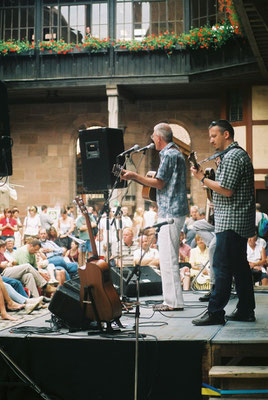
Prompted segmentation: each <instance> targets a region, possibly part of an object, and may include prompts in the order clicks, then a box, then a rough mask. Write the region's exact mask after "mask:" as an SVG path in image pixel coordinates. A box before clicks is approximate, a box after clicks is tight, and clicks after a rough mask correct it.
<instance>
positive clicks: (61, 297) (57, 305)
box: [48, 277, 83, 328]
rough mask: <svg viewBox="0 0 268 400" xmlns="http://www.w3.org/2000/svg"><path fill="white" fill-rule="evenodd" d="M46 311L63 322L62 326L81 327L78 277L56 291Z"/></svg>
mask: <svg viewBox="0 0 268 400" xmlns="http://www.w3.org/2000/svg"><path fill="white" fill-rule="evenodd" d="M48 309H49V311H50V312H51V313H52V314H54V315H55V316H56V317H57V318H59V319H60V320H61V321H62V322H63V325H66V326H68V327H69V328H81V327H82V325H83V312H82V307H81V303H80V279H79V277H77V278H74V279H71V280H69V281H66V282H64V284H63V285H62V286H60V287H59V288H58V289H57V290H56V292H55V293H54V295H53V297H52V299H51V301H50V303H49V306H48Z"/></svg>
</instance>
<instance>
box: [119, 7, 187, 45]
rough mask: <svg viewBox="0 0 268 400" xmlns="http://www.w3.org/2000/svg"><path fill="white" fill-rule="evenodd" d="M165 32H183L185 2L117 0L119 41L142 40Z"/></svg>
mask: <svg viewBox="0 0 268 400" xmlns="http://www.w3.org/2000/svg"><path fill="white" fill-rule="evenodd" d="M165 31H169V32H175V33H177V34H179V33H181V32H183V0H162V1H156V0H149V1H136V0H128V1H124V0H117V3H116V38H117V39H125V40H129V39H136V40H142V38H143V37H145V36H148V35H151V34H155V35H157V36H158V35H159V34H160V33H163V32H165Z"/></svg>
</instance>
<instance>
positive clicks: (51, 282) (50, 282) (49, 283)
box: [48, 279, 59, 286]
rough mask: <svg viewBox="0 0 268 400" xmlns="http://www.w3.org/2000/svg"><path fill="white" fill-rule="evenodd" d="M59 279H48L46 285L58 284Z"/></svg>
mask: <svg viewBox="0 0 268 400" xmlns="http://www.w3.org/2000/svg"><path fill="white" fill-rule="evenodd" d="M58 284H59V281H58V280H57V279H50V281H48V285H51V286H58Z"/></svg>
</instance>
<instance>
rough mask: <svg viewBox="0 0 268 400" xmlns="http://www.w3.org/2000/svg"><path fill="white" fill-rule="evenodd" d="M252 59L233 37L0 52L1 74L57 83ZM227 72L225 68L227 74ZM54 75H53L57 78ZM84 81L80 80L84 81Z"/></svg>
mask: <svg viewBox="0 0 268 400" xmlns="http://www.w3.org/2000/svg"><path fill="white" fill-rule="evenodd" d="M255 63H256V60H255V59H254V57H253V55H252V53H251V51H250V49H249V47H248V46H247V45H245V44H244V45H241V43H240V42H239V41H237V42H236V41H233V42H231V43H229V44H228V45H226V46H224V47H222V48H221V49H218V50H195V51H180V50H178V51H174V52H173V54H172V55H170V56H169V57H168V56H167V55H166V54H165V53H164V52H149V51H148V52H146V51H144V52H138V53H132V52H129V51H127V50H122V49H120V50H115V49H113V48H110V49H108V50H104V51H102V52H97V53H88V52H84V53H83V52H77V53H72V54H50V53H44V52H43V53H42V54H40V52H39V51H37V50H35V51H33V53H31V54H26V55H22V54H12V55H6V56H0V80H2V81H8V82H14V85H13V86H16V84H15V82H20V83H22V82H23V83H24V85H25V86H29V87H30V86H31V85H33V82H34V84H35V86H42V85H43V84H44V83H42V82H43V81H46V85H47V86H55V85H59V82H58V81H59V80H62V81H63V84H64V85H65V86H68V81H69V82H70V81H71V80H74V79H75V80H77V81H82V82H83V80H85V79H86V80H87V85H90V84H92V85H96V84H97V82H102V80H103V82H106V81H107V79H109V80H110V81H111V80H112V81H113V80H114V81H116V82H120V81H122V80H123V81H125V80H126V79H128V80H129V78H135V80H137V81H139V82H140V83H143V82H144V79H146V78H147V79H154V80H155V81H157V82H158V83H161V82H163V83H164V82H165V81H166V80H167V79H169V81H170V82H172V81H174V82H175V81H178V80H182V79H183V77H184V78H185V77H187V76H189V75H192V74H195V73H196V74H199V73H204V72H208V71H217V70H219V69H221V70H224V69H226V71H228V69H229V67H237V68H238V72H237V74H239V73H240V72H239V66H241V65H244V68H248V69H249V70H250V69H252V65H253V64H255ZM227 73H228V72H226V74H227ZM55 81H57V82H56V83H55ZM82 84H83V83H82Z"/></svg>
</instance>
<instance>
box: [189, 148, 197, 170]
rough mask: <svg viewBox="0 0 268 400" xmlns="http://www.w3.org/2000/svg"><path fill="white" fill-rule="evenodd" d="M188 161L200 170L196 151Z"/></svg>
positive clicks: (192, 152)
mask: <svg viewBox="0 0 268 400" xmlns="http://www.w3.org/2000/svg"><path fill="white" fill-rule="evenodd" d="M188 160H189V161H190V163H191V164H192V165H193V166H194V167H195V169H199V164H198V162H197V157H196V151H191V153H190V155H189V157H188Z"/></svg>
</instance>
